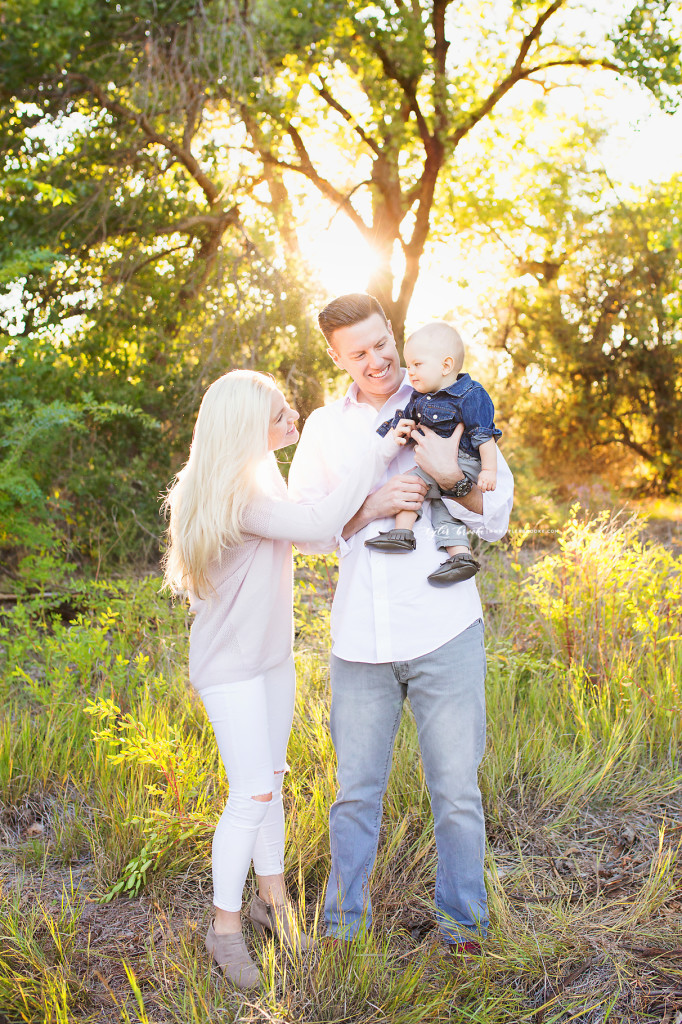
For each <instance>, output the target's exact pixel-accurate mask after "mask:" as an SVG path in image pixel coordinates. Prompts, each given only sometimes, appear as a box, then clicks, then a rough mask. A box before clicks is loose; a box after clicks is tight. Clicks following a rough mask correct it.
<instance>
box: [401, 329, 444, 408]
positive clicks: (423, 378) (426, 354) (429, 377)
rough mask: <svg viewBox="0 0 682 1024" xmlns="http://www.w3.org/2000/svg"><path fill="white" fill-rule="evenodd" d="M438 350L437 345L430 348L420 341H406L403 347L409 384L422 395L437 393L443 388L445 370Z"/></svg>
mask: <svg viewBox="0 0 682 1024" xmlns="http://www.w3.org/2000/svg"><path fill="white" fill-rule="evenodd" d="M439 348H440V346H437V345H436V346H434V348H431V347H430V346H429V345H428V344H426V343H424V342H420V341H408V342H407V343H406V345H405V365H406V366H407V375H408V377H409V378H410V384H411V385H412V387H413V388H414V390H415V391H419V392H421V394H423V395H425V394H427V393H428V392H430V391H438V390H439V389H440V388H442V386H443V377H444V376H445V375H446V368H445V366H444V364H443V356H442V353H441V352H439V351H438V349H439Z"/></svg>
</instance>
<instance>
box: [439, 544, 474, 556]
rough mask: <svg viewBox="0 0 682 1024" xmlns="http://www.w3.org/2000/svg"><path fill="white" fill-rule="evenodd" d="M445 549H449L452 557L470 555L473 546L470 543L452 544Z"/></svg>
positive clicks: (449, 554)
mask: <svg viewBox="0 0 682 1024" xmlns="http://www.w3.org/2000/svg"><path fill="white" fill-rule="evenodd" d="M445 550H446V551H447V553H448V556H449V557H450V558H452V556H453V555H468V554H469V553H470V551H471V548H470V547H469V545H468V544H450V545H448V547H446V549H445Z"/></svg>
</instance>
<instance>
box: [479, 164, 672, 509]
mask: <svg viewBox="0 0 682 1024" xmlns="http://www.w3.org/2000/svg"><path fill="white" fill-rule="evenodd" d="M681 201H682V179H680V178H679V177H677V178H674V179H673V180H672V181H671V182H669V183H667V184H666V185H663V186H660V187H658V188H656V189H653V190H652V191H651V192H650V193H649V194H648V195H646V196H643V197H642V198H641V200H640V201H638V202H627V203H626V202H620V203H617V204H615V205H612V206H610V207H608V208H606V209H602V210H601V211H597V212H594V213H592V214H591V215H589V214H587V213H586V212H585V210H582V211H580V210H578V211H576V216H575V217H574V219H573V225H574V226H575V225H576V224H579V225H580V227H579V230H578V231H574V232H572V233H571V234H570V235H569V234H568V233H565V234H564V239H563V242H564V248H563V251H561V252H560V250H559V249H558V248H557V241H558V240H557V238H556V236H555V237H554V244H555V248H554V253H553V254H552V257H551V258H549V259H542V258H539V259H537V258H536V259H531V260H521V261H519V262H518V264H517V270H518V272H519V273H521V274H523V275H524V276H523V278H522V283H519V284H517V285H516V287H515V288H514V289H513V290H512V291H511V293H510V295H509V298H508V302H507V304H506V306H505V307H504V308H503V309H501V311H500V322H499V329H498V334H497V341H498V344H499V345H500V346H501V347H502V348H503V349H504V351H505V352H506V353H507V354H508V356H509V357H510V359H511V372H510V374H509V376H508V381H509V389H508V392H507V394H506V396H505V399H504V405H505V407H506V412H507V415H508V416H509V417H510V418H512V419H513V422H514V424H515V428H516V430H517V431H518V433H519V435H520V436H521V437H522V438H523V439H524V442H525V443H526V444H528V445H530V446H531V447H534V448H536V449H539V451H540V452H541V454H542V458H543V463H544V465H545V468H546V471H547V472H548V473H549V475H555V476H557V475H562V474H564V475H565V474H566V473H567V472H568V473H569V474H571V475H572V476H573V478H574V479H575V478H576V477H577V476H579V475H580V473H581V471H584V470H587V471H588V472H590V471H594V468H595V466H599V468H600V471H603V470H604V469H605V467H606V469H608V463H609V460H610V459H611V458H612V457H613V455H614V454H615V455H618V453H621V455H622V454H623V453H629V454H630V456H631V457H634V459H635V461H636V463H637V464H638V465H639V466H640V467H642V471H641V478H643V481H644V485H645V488H646V489H647V490H648V491H650V492H652V493H659V494H660V493H663V494H669V493H678V492H679V487H680V482H681V479H682V477H681V473H680V466H682V305H681V303H680V293H681V288H682V224H681V222H680V217H679V209H680V202H681ZM533 255H535V256H538V255H539V256H540V257H541V253H538V252H535V253H534V254H533Z"/></svg>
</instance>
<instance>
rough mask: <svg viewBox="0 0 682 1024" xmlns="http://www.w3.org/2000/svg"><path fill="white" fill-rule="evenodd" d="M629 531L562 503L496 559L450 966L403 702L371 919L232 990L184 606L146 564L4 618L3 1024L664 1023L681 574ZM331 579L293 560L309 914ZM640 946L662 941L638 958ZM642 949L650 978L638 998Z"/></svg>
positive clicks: (324, 743) (297, 764) (296, 823)
mask: <svg viewBox="0 0 682 1024" xmlns="http://www.w3.org/2000/svg"><path fill="white" fill-rule="evenodd" d="M640 526H641V524H638V523H637V522H636V521H635V520H633V519H627V518H619V517H617V518H615V519H612V518H609V517H607V516H605V515H604V516H599V517H597V518H596V519H593V520H591V521H584V520H581V518H580V515H579V512H578V510H577V509H576V510H574V511H573V513H572V516H571V518H570V520H569V522H568V524H567V525H566V527H565V528H564V530H563V531H562V532H561V534H560V535H559V538H558V545H557V548H556V549H555V550H552V551H550V552H548V553H544V554H543V555H542V556H540V557H538V558H536V559H535V560H533V561H528V559H527V558H525V557H524V552H523V550H522V551H521V558H519V557H518V555H519V553H518V552H512V553H511V556H505V554H504V552H500V551H499V550H498V551H495V550H491V551H490V552H489V553H488V555H487V556H486V561H485V566H484V572H483V573H482V574H481V576H480V577H479V578H480V579H481V585H482V591H483V597H484V601H485V604H486V608H487V612H486V622H487V652H488V679H487V703H488V720H489V737H488V747H487V753H486V757H485V759H484V763H483V766H482V773H481V787H482V792H483V795H484V802H485V806H486V814H487V822H488V835H489V849H488V854H487V884H488V892H489V899H490V904H491V911H492V924H491V934H490V938H489V940H488V942H487V944H486V949H485V953H484V955H483V956H482V957H480V958H476V960H475V961H474V962H472V963H469V964H467V963H466V962H463V961H453V960H452V959H451V958H448V956H447V955H446V951H445V950H444V949H443V947H442V946H440V945H439V942H438V936H437V933H436V931H435V930H434V927H433V926H434V920H435V918H434V908H433V903H432V898H433V885H434V878H435V868H436V853H435V844H434V836H433V825H432V819H431V815H430V810H429V799H428V791H427V788H426V784H425V780H424V776H423V772H422V769H421V764H420V761H419V756H418V744H417V739H416V730H415V727H414V721H413V719H412V717H411V715H410V713H409V709H408V710H407V712H406V714H405V716H404V718H403V722H402V725H401V729H400V731H399V734H398V737H397V740H396V748H395V754H394V768H393V771H392V774H391V778H390V781H389V788H388V792H387V794H386V800H385V815H384V823H383V826H382V835H381V843H380V849H379V855H378V859H377V864H376V868H375V872H374V876H373V893H374V895H373V902H374V908H375V923H374V928H373V931H372V934H371V935H369V936H366V937H364V938H362V939H360V940H358V941H357V942H356V943H354V944H352V945H351V946H350V947H348V948H344V949H340V950H339V949H329V948H319V949H318V950H316V951H315V952H313V953H311V954H309V955H308V956H307V957H306V958H305V959H304V960H303V961H297V960H296V959H295V958H291V957H289V956H288V955H287V953H286V952H285V951H282V950H280V949H279V948H278V947H276V946H275V945H273V944H272V943H269V944H268V943H265V944H264V945H261V944H257V945H256V947H255V955H257V956H259V957H260V958H261V963H262V967H263V973H264V977H265V979H266V986H265V989H264V991H263V992H262V993H260V994H258V995H256V996H253V997H249V998H248V999H246V998H245V997H243V996H239V995H237V994H235V993H233V992H231V991H230V990H229V989H226V988H225V987H223V986H222V985H221V984H220V983H219V982H216V980H215V977H214V976H212V975H211V972H210V967H209V963H208V960H207V957H206V955H205V953H204V951H203V946H202V941H201V939H202V935H203V931H204V930H205V927H206V922H207V918H208V914H209V912H210V837H211V832H212V829H213V827H214V825H215V822H216V820H217V817H218V815H219V814H220V812H221V810H222V807H223V805H224V801H225V798H226V795H227V784H226V781H225V778H224V774H223V772H222V768H221V765H220V762H219V758H218V755H217V751H216V748H215V743H214V741H213V737H212V732H211V730H210V726H209V725H208V723H207V722H206V719H205V715H204V712H203V707H202V705H201V703H200V701H198V700H197V699H196V697H195V696H194V695H193V693H192V692H191V691H190V689H189V687H188V685H187V682H186V657H187V629H188V621H187V614H186V609H185V608H184V607H182V606H176V607H174V608H173V607H171V606H169V604H168V603H167V602H166V601H165V600H163V599H161V598H160V597H159V595H158V593H157V585H158V584H157V581H155V580H143V581H138V582H137V583H132V582H131V583H127V584H126V583H119V584H116V585H112V586H111V587H108V588H107V587H106V586H103V585H101V584H100V585H97V586H96V587H93V588H91V589H90V590H85V589H83V590H82V591H81V592H80V594H79V607H78V609H74V610H73V612H72V613H71V614H69V615H68V616H67V619H66V620H65V618H64V617H63V616H62V615H61V614H60V613H59V611H58V609H56V608H55V609H52V610H51V611H50V610H43V609H41V608H40V607H36V606H35V605H33V606H31V605H27V604H24V605H22V604H19V605H18V606H17V607H15V608H12V609H10V610H8V611H6V612H5V614H4V615H3V618H2V620H1V624H0V633H1V635H2V640H3V655H2V682H1V683H0V686H1V688H2V697H3V709H4V710H3V715H2V718H1V719H0V798H1V800H2V815H1V817H0V830H1V831H0V835H2V839H3V848H2V857H1V859H0V881H1V884H2V886H3V890H2V897H3V902H2V909H1V910H0V1018H1V1016H2V1015H3V1014H4V1015H5V1017H6V1018H7V1020H9V1021H12V1022H14V1021H15V1020H16V1021H19V1020H24V1021H29V1022H33V1021H36V1022H37V1021H43V1020H49V1021H54V1022H55V1024H61V1022H62V1021H67V1020H68V1021H72V1020H73V1021H80V1020H82V1021H87V1020H93V1021H94V1020H95V1019H102V1017H101V1013H106V1014H109V1015H110V1018H111V1019H112V1020H131V1021H133V1020H139V1021H144V1020H149V1021H155V1022H156V1021H159V1022H161V1021H178V1022H183V1024H186V1022H194V1021H196V1022H199V1021H202V1022H203V1021H209V1020H215V1019H224V1020H253V1021H261V1020H283V1021H310V1022H313V1021H314V1022H322V1021H340V1020H344V1021H346V1020H347V1021H357V1022H366V1024H369V1022H370V1021H371V1022H374V1021H384V1020H386V1021H389V1020H390V1021H396V1022H399V1021H400V1022H403V1021H404V1022H406V1024H407V1022H411V1021H419V1020H424V1021H441V1020H442V1021H446V1020H453V1019H455V1020H462V1021H481V1022H496V1021H509V1020H514V1021H525V1020H528V1021H544V1022H548V1021H551V1020H553V1021H563V1020H566V1021H567V1020H569V1019H571V1020H584V1021H594V1022H595V1024H596V1022H597V1021H600V1022H601V1021H605V1020H614V1021H616V1020H618V1021H621V1020H633V1021H634V1020H644V1019H648V1018H647V1016H646V1015H647V1014H649V1013H650V1014H653V1015H654V1016H655V1014H656V1013H658V1014H659V1016H658V1018H657V1019H661V1017H662V1016H663V1014H664V1013H665V1012H666V1007H667V1006H668V1005H672V1003H671V1002H670V1000H671V999H673V997H674V995H673V994H669V995H667V994H666V992H668V990H669V991H670V993H673V987H674V986H672V983H670V984H669V985H668V989H666V985H665V984H664V983H663V982H662V981H661V980H660V979H661V977H663V976H665V977H667V976H668V975H666V970H667V967H666V964H667V961H666V959H665V958H666V955H667V954H666V951H667V950H672V949H674V948H675V947H679V946H680V945H682V934H681V933H680V925H679V910H681V909H682V906H681V905H680V860H679V843H680V839H681V838H682V829H681V826H680V792H681V782H682V771H681V768H680V729H681V721H682V714H681V711H682V701H681V699H680V686H681V683H682V667H681V666H682V657H681V650H682V643H681V640H680V633H681V628H680V627H681V624H682V602H680V587H681V585H682V584H681V580H682V565H681V562H680V559H679V557H675V556H674V555H673V554H672V553H671V552H670V551H668V550H667V549H665V548H663V547H661V546H660V545H656V544H649V543H647V542H646V541H645V540H643V539H642V537H641V536H640V534H639V532H638V531H639V529H640ZM332 581H333V569H332V568H331V567H329V566H327V565H325V566H322V565H321V564H318V563H312V562H311V561H310V560H305V561H304V562H303V564H302V567H301V583H300V589H299V592H298V598H297V615H298V625H299V640H298V649H297V664H298V677H299V692H298V699H297V706H296V715H295V721H294V729H293V733H292V738H291V743H290V748H289V755H288V759H289V761H290V764H291V766H292V771H291V773H290V774H289V776H288V779H287V782H286V787H285V790H286V803H287V815H288V841H287V849H286V873H287V877H288V882H289V885H290V888H291V890H292V892H293V893H294V894H295V895H296V896H297V898H298V899H299V903H300V905H301V907H302V912H303V913H304V914H305V916H306V917H307V919H308V923H309V927H310V928H311V929H312V930H315V928H316V926H317V923H318V919H319V912H320V901H321V897H322V893H323V888H324V883H325V879H326V875H327V872H328V868H329V852H328V849H329V847H328V812H329V806H330V804H331V801H332V800H333V798H334V792H335V765H334V754H333V748H332V745H331V740H330V737H329V731H328V728H327V717H328V712H329V687H328V676H327V666H326V658H327V646H328V636H327V628H328V600H327V598H328V593H329V588H330V584H331V582H332ZM131 922H132V924H131ZM135 922H137V923H135ZM98 934H99V935H103V936H104V938H102V939H101V941H100V943H99V945H98V942H97V941H95V939H96V936H97V935H98ZM93 936H95V938H93ZM638 948H644V949H645V950H646V949H654V950H658V953H657V956H658V961H657V962H656V964H655V965H654V967H650V966H649V965H650V964H651V962H652V961H651V955H647V956H644V955H643V954H642V955H639V954H637V952H636V950H637V949H638ZM633 950H634V952H633ZM638 956H639V960H638V959H637V957H638ZM635 964H636V970H637V971H638V973H639V975H640V977H644V978H648V979H650V981H651V983H650V984H648V983H647V984H648V987H647V985H640V986H639V988H638V989H637V991H636V992H634V993H633V990H632V987H631V985H630V984H629V981H628V979H629V978H630V977H631V975H632V972H633V970H635V966H634V965H635ZM661 965H662V966H661ZM661 972H663V973H661ZM652 993H653V994H652ZM666 1000H667V1001H666ZM659 1011H660V1012H659ZM652 1019H653V1018H652Z"/></svg>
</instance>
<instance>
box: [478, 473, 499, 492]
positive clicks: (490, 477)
mask: <svg viewBox="0 0 682 1024" xmlns="http://www.w3.org/2000/svg"><path fill="white" fill-rule="evenodd" d="M478 486H479V488H480V489H481V490H482V491H494V490H495V488H496V487H497V473H496V472H495V471H494V470H493V469H482V470H481V472H480V473H479V474H478Z"/></svg>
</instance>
